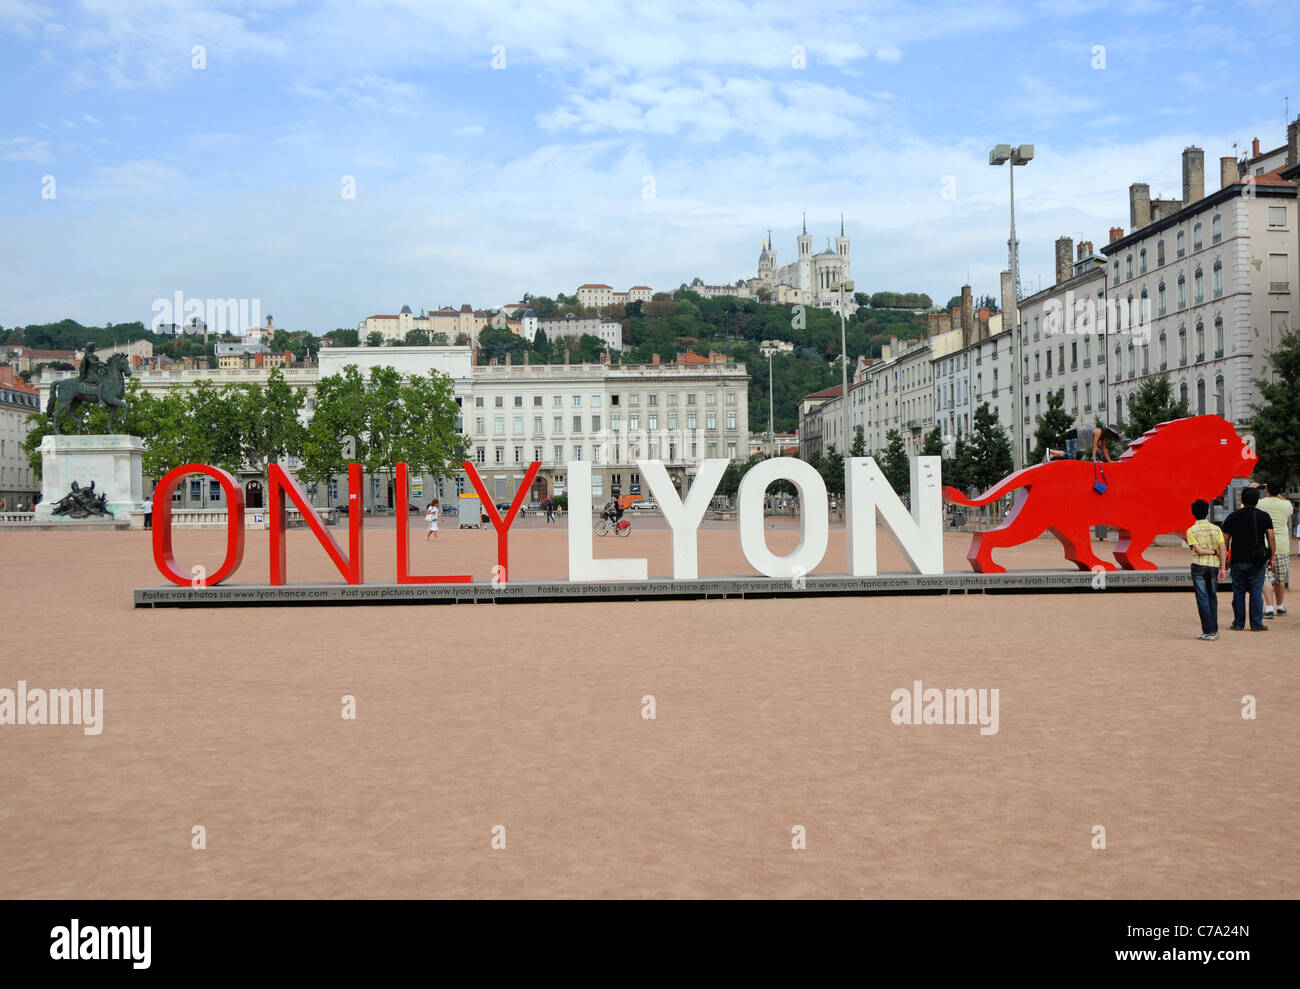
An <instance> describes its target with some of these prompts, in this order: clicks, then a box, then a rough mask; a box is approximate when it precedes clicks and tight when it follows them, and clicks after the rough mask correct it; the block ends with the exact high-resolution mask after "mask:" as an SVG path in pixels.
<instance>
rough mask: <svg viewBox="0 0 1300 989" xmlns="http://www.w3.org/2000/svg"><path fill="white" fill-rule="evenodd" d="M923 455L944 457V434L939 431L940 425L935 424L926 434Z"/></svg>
mask: <svg viewBox="0 0 1300 989" xmlns="http://www.w3.org/2000/svg"><path fill="white" fill-rule="evenodd" d="M921 456H923V457H942V456H943V434H942V433H940V432H939V427H938V426H935V427H934V428H933V429H932V430H930V431H929V432H928V433H926V434H925V440H924V442H922V444H921Z"/></svg>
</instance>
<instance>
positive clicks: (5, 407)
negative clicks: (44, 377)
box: [0, 365, 42, 512]
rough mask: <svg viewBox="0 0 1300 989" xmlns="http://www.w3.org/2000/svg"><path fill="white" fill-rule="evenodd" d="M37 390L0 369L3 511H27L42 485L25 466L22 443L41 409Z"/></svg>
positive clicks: (0, 495)
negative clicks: (20, 507) (31, 417)
mask: <svg viewBox="0 0 1300 989" xmlns="http://www.w3.org/2000/svg"><path fill="white" fill-rule="evenodd" d="M40 401H41V396H40V393H39V391H37V389H35V388H33V387H31V386H30V385H28V384H26V383H25V382H24V381H23V380H22V379H21V378H19V377H18V376H17V375H15V374H14V369H13V368H12V367H11V366H9V365H3V366H0V503H3V506H4V507H3V509H2V510H3V511H5V512H13V511H17V509H18V506H19V505H22V506H23V508H24V509H25V510H27V511H31V507H32V505H33V504H35V503H36V499H37V497H39V495H40V490H41V482H40V480H39V479H38V478H37V477H36V473H35V471H33V470H32V468H31V464H30V463H28V460H27V454H26V452H25V451H24V450H23V441H24V440H25V439H27V434H28V433H29V432H30V431H31V426H30V425H29V423H28V421H27V420H28V418H29V417H30V416H31V415H32V414H33V413H34V412H39V411H40V410H41V408H42V406H41V404H40Z"/></svg>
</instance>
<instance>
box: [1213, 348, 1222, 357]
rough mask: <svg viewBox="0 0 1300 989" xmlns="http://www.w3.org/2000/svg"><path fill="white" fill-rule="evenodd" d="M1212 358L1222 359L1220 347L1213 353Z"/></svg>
mask: <svg viewBox="0 0 1300 989" xmlns="http://www.w3.org/2000/svg"><path fill="white" fill-rule="evenodd" d="M1214 356H1215V357H1222V356H1223V348H1222V347H1220V348H1219V349H1218V350H1216V351H1215V352H1214Z"/></svg>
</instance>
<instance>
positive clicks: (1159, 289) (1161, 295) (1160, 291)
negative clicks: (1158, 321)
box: [1156, 282, 1165, 316]
mask: <svg viewBox="0 0 1300 989" xmlns="http://www.w3.org/2000/svg"><path fill="white" fill-rule="evenodd" d="M1156 307H1157V309H1158V311H1159V313H1160V315H1161V316H1163V315H1164V314H1165V283H1164V282H1161V283H1160V284H1159V285H1158V286H1156Z"/></svg>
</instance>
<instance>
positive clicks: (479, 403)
mask: <svg viewBox="0 0 1300 989" xmlns="http://www.w3.org/2000/svg"><path fill="white" fill-rule="evenodd" d="M483 401H484V400H483V396H482V395H475V396H474V408H476V409H481V408H483Z"/></svg>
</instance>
